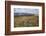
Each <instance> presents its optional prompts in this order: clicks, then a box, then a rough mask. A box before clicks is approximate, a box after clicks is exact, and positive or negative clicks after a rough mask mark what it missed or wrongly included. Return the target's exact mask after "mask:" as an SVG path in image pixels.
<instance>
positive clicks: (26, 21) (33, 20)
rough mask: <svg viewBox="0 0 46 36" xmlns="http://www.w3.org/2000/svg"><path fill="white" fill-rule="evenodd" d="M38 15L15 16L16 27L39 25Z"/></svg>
mask: <svg viewBox="0 0 46 36" xmlns="http://www.w3.org/2000/svg"><path fill="white" fill-rule="evenodd" d="M38 19H39V18H38V16H14V27H33V26H39V23H38V21H39V20H38Z"/></svg>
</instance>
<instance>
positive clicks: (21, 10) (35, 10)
mask: <svg viewBox="0 0 46 36" xmlns="http://www.w3.org/2000/svg"><path fill="white" fill-rule="evenodd" d="M14 13H32V14H38V13H39V9H31V8H14Z"/></svg>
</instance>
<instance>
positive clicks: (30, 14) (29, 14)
mask: <svg viewBox="0 0 46 36" xmlns="http://www.w3.org/2000/svg"><path fill="white" fill-rule="evenodd" d="M32 15H35V16H38V14H32V13H14V16H32Z"/></svg>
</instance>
